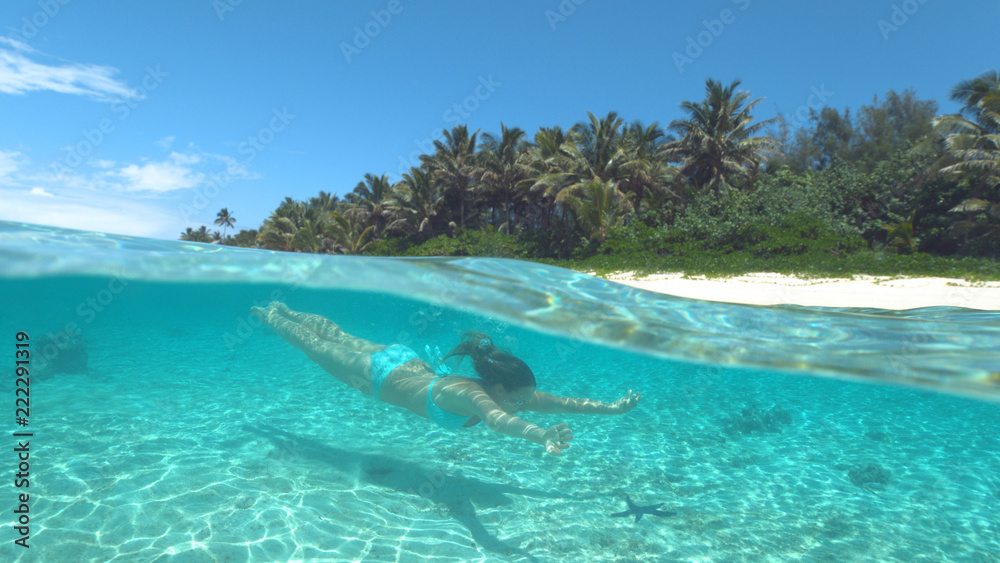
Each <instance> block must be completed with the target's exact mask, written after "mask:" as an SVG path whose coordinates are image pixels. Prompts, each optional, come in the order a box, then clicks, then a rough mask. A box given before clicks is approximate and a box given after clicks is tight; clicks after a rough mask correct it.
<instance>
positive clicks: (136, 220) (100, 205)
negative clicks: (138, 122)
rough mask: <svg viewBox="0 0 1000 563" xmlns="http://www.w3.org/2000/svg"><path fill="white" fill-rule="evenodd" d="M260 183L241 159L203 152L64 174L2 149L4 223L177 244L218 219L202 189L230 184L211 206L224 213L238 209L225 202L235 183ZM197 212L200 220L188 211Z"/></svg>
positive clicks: (107, 163)
mask: <svg viewBox="0 0 1000 563" xmlns="http://www.w3.org/2000/svg"><path fill="white" fill-rule="evenodd" d="M154 150H155V149H154ZM259 177H260V175H259V174H257V173H254V172H251V171H249V170H248V169H247V167H246V165H245V163H243V162H240V161H238V160H237V159H235V158H232V157H229V156H225V155H218V154H211V153H204V152H201V151H199V150H197V148H196V147H194V148H191V149H190V150H188V151H187V152H184V153H181V152H176V151H172V152H170V153H169V154H168V155H166V156H165V157H162V159H161V160H151V159H141V160H139V161H138V162H132V163H130V162H127V161H126V162H122V161H121V160H118V161H114V160H100V159H94V158H92V159H89V160H87V161H85V162H83V163H81V164H80V165H79V166H76V167H74V168H73V169H68V170H65V171H62V172H56V171H54V170H52V169H50V168H49V167H48V166H46V165H44V164H35V163H32V161H31V160H30V159H29V158H28V157H27V156H25V155H24V154H22V153H21V152H17V151H12V150H2V149H0V220H4V221H17V222H26V223H36V224H42V225H50V226H55V227H63V228H69V229H83V230H92V231H100V232H107V233H115V234H124V235H132V236H147V237H155V238H165V239H176V238H177V237H178V236H179V235H180V232H181V231H183V230H184V228H185V227H192V228H197V227H198V226H199V225H201V224H202V223H203V222H204V224H207V225H209V226H211V220H212V218H213V214H212V213H211V212H210V211H209V210H208V209H207V208H205V207H204V204H199V203H197V202H199V201H203V200H205V195H204V192H200V191H198V190H197V189H198V188H202V187H205V186H207V185H208V183H209V181H210V178H222V180H219V182H222V183H223V184H225V185H228V187H227V188H225V191H223V192H222V196H223V197H222V198H220V199H219V200H215V196H212V200H209V202H208V203H210V204H211V205H215V204H216V203H218V204H219V205H218V207H224V206H225V205H230V206H231V205H232V204H231V203H229V202H228V201H225V197H226V195H225V194H227V193H232V190H233V188H232V185H231V184H229V182H228V181H227V180H246V179H253V178H259ZM199 198H200V199H199ZM190 207H196V209H195V213H194V214H191V213H189V212H187V211H185V209H186V208H190Z"/></svg>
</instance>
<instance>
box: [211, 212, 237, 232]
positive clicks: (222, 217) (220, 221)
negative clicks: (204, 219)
mask: <svg viewBox="0 0 1000 563" xmlns="http://www.w3.org/2000/svg"><path fill="white" fill-rule="evenodd" d="M234 223H236V217H233V216H232V215H231V214H230V213H229V208H228V207H223V208H222V210H221V211H219V214H218V215H216V216H215V224H216V225H219V226H220V227H222V237H221V239H222V240H225V239H226V229H227V228H230V227H232V226H233V224H234Z"/></svg>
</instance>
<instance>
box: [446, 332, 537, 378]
mask: <svg viewBox="0 0 1000 563" xmlns="http://www.w3.org/2000/svg"><path fill="white" fill-rule="evenodd" d="M452 356H468V357H470V358H472V367H473V368H474V369H475V370H476V373H478V374H479V377H481V378H483V380H484V381H486V383H489V384H491V385H493V384H497V383H499V384H500V385H503V388H504V389H505V390H506V391H514V390H515V389H518V388H520V387H534V386H535V374H534V373H532V372H531V368H529V367H528V364H526V363H524V362H523V361H521V360H519V359H517V358H515V357H514V356H512V355H511V354H510V352H508V351H507V350H504V349H502V348H499V347H497V346H496V345H495V344H493V339H492V338H490V337H489V336H487V335H485V334H483V333H481V332H476V331H472V330H470V331H466V333H465V334H463V335H462V342H460V343H459V345H458V346H455V348H453V349H452V351H451V352H448V355H447V356H445V357H444V358H442V361H444V360H447V359H448V358H450V357H452Z"/></svg>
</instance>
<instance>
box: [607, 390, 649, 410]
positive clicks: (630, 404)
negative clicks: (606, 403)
mask: <svg viewBox="0 0 1000 563" xmlns="http://www.w3.org/2000/svg"><path fill="white" fill-rule="evenodd" d="M641 397H642V393H632V390H631V389H629V390H628V393H626V394H625V396H624V397H622V398H621V399H618V400H617V401H615V402H613V403H611V412H612V413H613V414H625V413H627V412H628V411H630V410H632V409H634V408H635V406H636V405H638V404H639V399H640V398H641Z"/></svg>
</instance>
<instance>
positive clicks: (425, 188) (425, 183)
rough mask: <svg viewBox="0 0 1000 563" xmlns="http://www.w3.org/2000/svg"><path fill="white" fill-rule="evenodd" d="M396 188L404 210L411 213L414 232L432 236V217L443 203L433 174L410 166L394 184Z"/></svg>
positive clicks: (442, 196) (428, 236)
mask: <svg viewBox="0 0 1000 563" xmlns="http://www.w3.org/2000/svg"><path fill="white" fill-rule="evenodd" d="M396 190H397V192H398V193H399V194H400V197H401V198H402V199H403V201H404V204H403V205H404V209H405V211H406V212H407V213H410V214H412V215H413V219H414V222H415V223H416V227H415V229H416V232H418V233H426V237H427V238H433V237H434V219H435V218H436V217H437V216H438V211H439V210H440V209H441V206H442V205H443V204H444V194H442V193H441V190H440V188H439V187H438V184H437V182H435V181H434V178H433V176H432V175H431V174H429V173H428V172H427V171H426V170H425V169H423V168H410V171H409V172H407V173H405V174H403V179H402V180H401V181H400V182H399V183H398V184H396Z"/></svg>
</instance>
